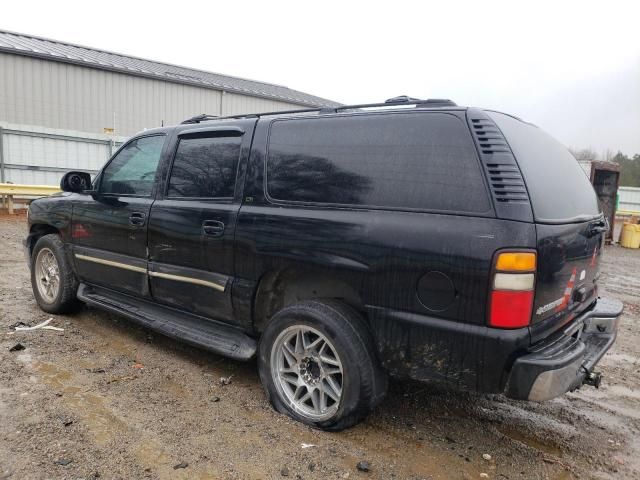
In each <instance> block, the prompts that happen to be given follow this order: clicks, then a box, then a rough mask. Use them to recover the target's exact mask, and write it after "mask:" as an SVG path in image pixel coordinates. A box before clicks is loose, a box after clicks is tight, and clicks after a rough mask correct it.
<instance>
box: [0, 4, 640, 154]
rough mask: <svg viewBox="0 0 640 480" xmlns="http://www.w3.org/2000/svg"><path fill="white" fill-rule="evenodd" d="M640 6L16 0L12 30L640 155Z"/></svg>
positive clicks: (4, 11)
mask: <svg viewBox="0 0 640 480" xmlns="http://www.w3.org/2000/svg"><path fill="white" fill-rule="evenodd" d="M639 19H640V2H636V1H626V2H617V1H612V0H607V1H602V0H601V1H599V2H588V1H579V2H569V1H559V0H556V1H554V2H545V1H541V0H536V1H528V2H524V1H505V2H499V1H495V2H493V1H491V0H483V1H478V0H475V1H472V2H457V1H451V0H449V1H446V2H426V1H423V2H404V1H400V0H394V1H386V2H380V3H378V2H375V1H372V0H369V1H365V2H355V1H348V0H342V1H337V2H334V1H329V0H324V1H320V2H304V1H300V0H298V1H277V0H270V1H265V0H262V1H255V2H254V1H249V0H242V1H237V2H214V1H206V2H205V1H203V2H187V1H183V2H163V1H158V0H156V1H154V2H142V1H132V0H130V1H127V2H123V1H119V0H110V1H108V2H99V3H98V2H89V1H86V0H84V1H78V2H71V1H66V2H65V1H63V0H60V1H56V2H53V1H51V0H48V1H33V0H29V1H22V2H20V1H10V2H3V5H2V8H1V14H0V28H2V29H6V30H12V31H17V32H20V33H29V34H33V35H39V36H44V37H49V38H53V39H58V40H64V41H68V42H72V43H78V44H82V45H87V46H92V47H96V48H102V49H105V50H111V51H115V52H121V53H125V54H130V55H135V56H140V57H144V58H149V59H153V60H160V61H165V62H169V63H175V64H179V65H184V66H188V67H193V68H200V69H203V70H208V71H213V72H217V73H224V74H228V75H236V76H241V77H247V78H251V79H255V80H262V81H267V82H272V83H277V84H281V85H286V86H288V87H290V88H294V89H296V90H301V91H304V92H307V93H311V94H314V95H318V96H321V97H325V98H329V99H332V100H336V101H339V102H342V103H359V102H375V101H382V100H385V99H387V98H389V97H393V96H396V95H402V94H407V95H411V96H414V97H419V98H450V99H452V100H454V101H455V102H457V103H458V104H459V105H472V106H478V107H488V108H493V109H498V110H502V111H505V112H509V113H512V114H514V115H517V116H519V117H521V118H523V119H525V120H528V121H530V122H533V123H535V124H537V125H539V126H541V127H542V128H544V129H546V130H547V131H549V132H550V133H551V134H553V135H554V136H556V137H557V138H558V139H559V140H561V141H562V142H563V143H565V144H566V145H568V146H572V147H576V148H584V147H591V148H593V149H595V150H597V151H598V152H603V151H604V150H606V149H611V150H614V151H617V150H621V151H623V152H624V153H627V154H633V153H640V29H639V28H638V25H639V23H638V21H639Z"/></svg>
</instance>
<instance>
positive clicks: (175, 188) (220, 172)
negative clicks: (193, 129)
mask: <svg viewBox="0 0 640 480" xmlns="http://www.w3.org/2000/svg"><path fill="white" fill-rule="evenodd" d="M241 141H242V137H196V138H189V137H187V138H181V139H180V142H179V143H178V148H177V150H176V155H175V159H174V161H173V168H172V169H171V176H170V178H169V188H168V191H167V196H169V197H190V198H231V197H233V192H234V190H235V185H236V171H237V169H238V160H239V158H240V142H241Z"/></svg>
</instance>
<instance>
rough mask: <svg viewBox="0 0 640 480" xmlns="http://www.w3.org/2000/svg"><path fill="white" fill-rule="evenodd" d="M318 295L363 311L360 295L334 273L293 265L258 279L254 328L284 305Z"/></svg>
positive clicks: (260, 327)
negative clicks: (294, 267) (318, 271)
mask: <svg viewBox="0 0 640 480" xmlns="http://www.w3.org/2000/svg"><path fill="white" fill-rule="evenodd" d="M321 298H327V299H328V298H330V299H334V300H339V301H342V302H344V303H346V304H347V305H350V306H351V307H353V308H355V309H356V310H358V311H359V312H361V313H364V304H363V302H362V298H361V297H360V294H359V293H358V292H357V291H356V289H355V288H354V287H353V286H352V285H350V284H349V283H348V282H346V281H345V280H343V279H340V278H338V277H337V276H336V275H332V274H329V273H317V272H312V271H310V270H304V269H293V268H288V269H283V270H273V271H270V272H267V273H265V274H264V275H263V276H262V277H261V278H260V281H259V283H258V287H257V288H256V294H255V298H254V302H253V326H254V329H255V330H256V331H258V332H262V331H263V330H264V328H265V327H266V325H267V324H268V323H269V320H270V319H271V318H272V317H273V315H275V313H276V312H278V311H279V310H281V309H283V308H284V307H286V306H288V305H293V304H295V303H298V302H301V301H304V300H312V299H321Z"/></svg>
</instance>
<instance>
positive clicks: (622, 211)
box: [616, 210, 640, 217]
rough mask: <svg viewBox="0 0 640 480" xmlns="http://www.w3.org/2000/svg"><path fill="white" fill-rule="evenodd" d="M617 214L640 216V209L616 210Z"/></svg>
mask: <svg viewBox="0 0 640 480" xmlns="http://www.w3.org/2000/svg"><path fill="white" fill-rule="evenodd" d="M616 215H620V216H636V217H640V211H638V210H616Z"/></svg>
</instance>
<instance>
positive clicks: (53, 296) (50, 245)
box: [31, 234, 79, 313]
mask: <svg viewBox="0 0 640 480" xmlns="http://www.w3.org/2000/svg"><path fill="white" fill-rule="evenodd" d="M56 271H57V282H55V281H54V278H56V274H55V272H56ZM55 283H57V288H54V284H55ZM31 288H32V289H33V295H34V297H35V298H36V302H37V303H38V306H39V307H40V308H41V309H42V310H44V311H45V312H48V313H68V312H71V311H73V310H74V309H75V308H76V307H77V306H78V304H79V302H78V300H77V298H76V293H77V291H78V280H77V279H76V276H75V275H74V273H73V270H72V269H71V265H69V261H68V260H67V256H66V254H65V252H64V245H63V243H62V241H61V240H60V237H59V236H58V235H56V234H49V235H44V236H43V237H40V238H39V239H38V241H37V242H36V245H35V247H34V248H33V253H32V254H31Z"/></svg>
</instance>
